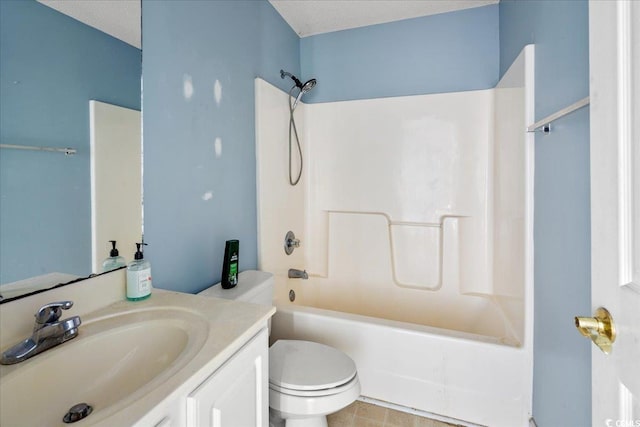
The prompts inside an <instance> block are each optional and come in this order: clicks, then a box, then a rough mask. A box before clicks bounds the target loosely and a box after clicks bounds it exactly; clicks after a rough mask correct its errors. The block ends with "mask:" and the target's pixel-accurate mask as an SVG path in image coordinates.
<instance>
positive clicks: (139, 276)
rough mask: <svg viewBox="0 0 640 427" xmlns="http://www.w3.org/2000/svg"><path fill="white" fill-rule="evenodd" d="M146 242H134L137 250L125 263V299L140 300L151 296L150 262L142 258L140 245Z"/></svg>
mask: <svg viewBox="0 0 640 427" xmlns="http://www.w3.org/2000/svg"><path fill="white" fill-rule="evenodd" d="M142 245H146V243H136V247H137V251H136V253H135V255H134V260H133V261H131V262H130V263H129V265H127V299H128V300H129V301H140V300H143V299H146V298H149V296H151V289H152V286H151V263H150V262H149V261H147V260H145V259H144V255H143V253H142V250H141V249H140V246H142Z"/></svg>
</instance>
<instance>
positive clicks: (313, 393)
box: [269, 375, 359, 397]
mask: <svg viewBox="0 0 640 427" xmlns="http://www.w3.org/2000/svg"><path fill="white" fill-rule="evenodd" d="M357 382H359V380H358V377H357V375H354V376H353V377H352V378H351V379H350V380H349V381H348V382H347V383H345V384H342V385H340V386H337V387H332V388H328V389H327V388H325V389H321V390H295V389H290V388H286V387H280V386H277V385H275V384H271V383H269V391H277V392H278V393H282V394H287V395H290V396H299V397H322V396H331V395H334V394H340V393H343V392H345V391H347V390H349V389H350V388H352V387H353V385H354V383H357Z"/></svg>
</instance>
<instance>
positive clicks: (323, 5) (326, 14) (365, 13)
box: [269, 0, 499, 37]
mask: <svg viewBox="0 0 640 427" xmlns="http://www.w3.org/2000/svg"><path fill="white" fill-rule="evenodd" d="M498 1H499V0H269V2H271V4H272V5H273V7H275V8H276V10H277V11H278V12H279V13H280V15H282V17H283V18H284V20H285V21H287V23H288V24H289V25H290V26H291V28H293V30H294V31H295V32H296V33H297V34H298V35H299V36H300V37H306V36H311V35H314V34H320V33H328V32H331V31H338V30H346V29H349V28H357V27H364V26H366V25H373V24H382V23H384V22H391V21H399V20H401V19H408V18H416V17H418V16H426V15H435V14H437V13H444V12H451V11H454V10H460V9H469V8H472V7H479V6H486V5H489V4H497V3H498Z"/></svg>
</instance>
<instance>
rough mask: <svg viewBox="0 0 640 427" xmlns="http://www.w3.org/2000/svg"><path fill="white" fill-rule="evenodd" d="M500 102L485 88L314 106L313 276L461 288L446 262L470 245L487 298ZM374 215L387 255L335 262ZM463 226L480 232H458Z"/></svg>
mask: <svg viewBox="0 0 640 427" xmlns="http://www.w3.org/2000/svg"><path fill="white" fill-rule="evenodd" d="M493 101H494V94H493V91H492V90H486V91H474V92H461V93H448V94H434V95H423V96H409V97H397V98H383V99H370V100H358V101H346V102H334V103H327V104H312V105H305V106H304V107H303V108H304V109H305V110H304V111H305V117H306V132H305V135H306V138H305V139H306V140H307V147H308V149H307V150H308V151H307V153H308V154H307V155H308V157H309V158H310V159H312V160H311V161H310V162H308V163H307V168H308V175H307V176H308V180H307V183H306V186H307V205H306V221H307V222H306V234H307V240H308V241H307V245H306V259H305V265H307V268H308V269H309V271H310V272H312V273H314V274H315V275H318V276H321V277H325V278H331V277H340V278H342V276H339V275H337V274H334V270H335V269H342V270H348V269H351V270H353V269H355V270H358V271H359V272H360V273H361V274H363V275H372V276H375V277H377V278H378V280H384V281H387V282H393V283H395V284H396V285H398V286H404V287H410V288H419V289H430V290H437V289H440V288H441V287H442V286H448V287H454V288H457V287H458V283H457V276H456V273H457V272H454V271H446V270H445V263H448V264H456V263H458V251H457V249H458V241H457V240H458V239H460V238H462V239H463V240H461V241H460V242H461V243H462V244H464V245H465V247H466V248H467V250H468V251H470V252H473V253H474V256H473V257H471V258H469V259H465V264H466V268H468V269H469V270H472V271H475V274H474V276H475V277H477V278H478V280H475V281H474V282H473V283H472V284H468V285H467V289H466V291H467V292H473V293H483V292H485V293H486V290H487V289H488V285H487V284H486V280H481V279H480V278H485V277H487V276H488V275H487V270H486V269H487V266H488V263H489V259H488V256H489V253H488V252H487V250H486V246H487V244H488V239H489V237H490V236H489V232H490V224H489V223H488V214H489V212H490V204H489V202H490V193H491V176H490V170H489V168H490V166H491V159H490V158H489V156H490V153H491V141H492V132H493V126H492V122H493ZM338 216H342V217H344V218H341V219H340V221H341V222H340V223H341V224H343V227H342V228H341V229H340V230H338V229H337V227H338V226H337V225H335V223H336V221H337V219H336V218H337V217H338ZM370 216H377V217H378V218H377V220H378V222H381V226H380V227H374V228H371V229H370V233H382V234H381V235H380V236H378V237H379V239H378V243H375V244H374V243H371V242H369V243H370V244H367V245H366V246H367V247H368V248H369V249H370V250H373V249H374V248H373V246H372V245H375V246H376V247H375V249H383V250H385V251H386V255H385V257H384V258H383V259H381V260H379V261H378V262H376V263H371V262H369V261H367V260H366V259H359V257H360V255H362V256H366V253H358V252H357V251H354V252H352V253H350V254H349V256H348V257H347V258H344V257H335V256H334V257H332V259H329V258H328V257H329V256H331V255H332V254H333V253H334V252H335V250H334V249H336V245H340V241H342V242H344V241H350V242H353V241H354V237H355V236H352V232H351V231H350V230H357V229H359V228H361V227H362V224H363V222H367V221H370V220H371V218H365V217H370ZM461 218H469V219H468V220H467V221H468V222H469V223H470V224H471V226H470V227H466V228H464V234H463V235H458V234H456V235H452V234H450V232H451V231H452V230H453V231H456V233H457V222H458V220H459V219H461ZM345 221H346V222H347V224H345V223H344V222H345ZM330 228H331V229H330ZM336 234H338V235H339V236H340V237H337V236H336ZM332 236H333V238H332ZM336 238H337V239H339V240H340V241H337V242H336V240H335V239H336ZM446 242H449V244H447V243H446ZM354 244H355V242H354ZM341 260H345V264H347V265H344V266H341V265H339V264H340V262H341ZM387 265H389V266H390V267H391V271H390V273H389V274H387V273H386V272H385V271H383V270H384V269H385V267H386V266H387ZM367 272H368V273H369V274H367Z"/></svg>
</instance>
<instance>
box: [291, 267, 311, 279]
mask: <svg viewBox="0 0 640 427" xmlns="http://www.w3.org/2000/svg"><path fill="white" fill-rule="evenodd" d="M308 278H309V275H308V274H307V270H297V269H295V268H290V269H289V279H304V280H307V279H308Z"/></svg>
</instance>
